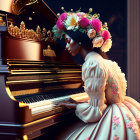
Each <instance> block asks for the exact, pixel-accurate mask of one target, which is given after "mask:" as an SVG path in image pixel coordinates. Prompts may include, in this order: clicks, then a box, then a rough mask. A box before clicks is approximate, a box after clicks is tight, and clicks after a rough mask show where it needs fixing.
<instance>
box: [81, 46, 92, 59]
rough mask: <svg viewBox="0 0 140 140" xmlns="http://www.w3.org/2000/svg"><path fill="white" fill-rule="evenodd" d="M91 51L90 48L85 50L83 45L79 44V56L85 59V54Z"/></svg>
mask: <svg viewBox="0 0 140 140" xmlns="http://www.w3.org/2000/svg"><path fill="white" fill-rule="evenodd" d="M89 52H91V51H90V50H87V49H85V48H84V47H82V46H81V49H80V54H81V56H82V57H83V59H85V57H86V55H87V54H88V53H89Z"/></svg>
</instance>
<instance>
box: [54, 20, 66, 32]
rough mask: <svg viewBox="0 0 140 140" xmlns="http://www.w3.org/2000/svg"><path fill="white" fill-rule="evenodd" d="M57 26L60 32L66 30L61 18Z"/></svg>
mask: <svg viewBox="0 0 140 140" xmlns="http://www.w3.org/2000/svg"><path fill="white" fill-rule="evenodd" d="M56 26H57V28H58V29H59V30H64V28H65V27H64V24H63V22H62V20H61V19H60V18H59V19H58V20H57V22H56Z"/></svg>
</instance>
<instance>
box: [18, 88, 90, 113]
mask: <svg viewBox="0 0 140 140" xmlns="http://www.w3.org/2000/svg"><path fill="white" fill-rule="evenodd" d="M59 92H61V91H59ZM74 92H75V90H74V89H70V90H66V91H65V92H64V91H63V96H62V93H61V94H59V93H57V94H56V93H55V94H54V93H53V94H51V93H48V94H47V95H46V94H45V93H44V94H38V95H36V96H35V95H34V96H32V97H30V96H29V97H27V95H26V96H25V97H23V98H21V96H20V99H18V97H16V99H17V100H18V101H21V102H24V103H26V104H27V105H28V106H29V108H30V109H31V111H32V115H35V114H38V113H42V112H47V111H51V110H55V109H56V108H57V106H56V104H57V103H58V102H61V101H69V99H70V98H71V99H73V100H75V101H77V102H84V101H87V100H88V95H87V94H86V93H85V92H83V88H79V89H78V90H77V89H76V92H79V93H74ZM72 93H73V94H72Z"/></svg>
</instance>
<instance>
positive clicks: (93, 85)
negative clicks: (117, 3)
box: [53, 9, 140, 140]
mask: <svg viewBox="0 0 140 140" xmlns="http://www.w3.org/2000/svg"><path fill="white" fill-rule="evenodd" d="M91 11H92V10H91V9H90V10H89V13H83V12H80V11H77V12H76V13H72V12H69V13H67V12H64V13H63V14H61V15H60V17H59V19H58V21H57V23H56V25H55V26H54V28H53V32H54V36H55V38H62V37H63V35H64V36H65V40H66V43H67V45H66V49H67V50H68V51H69V53H70V54H71V55H72V56H75V55H76V54H78V53H80V54H81V56H82V57H83V58H84V59H85V62H84V64H83V66H82V79H83V81H84V85H85V92H86V93H87V94H88V95H89V102H88V103H77V102H61V103H59V104H58V106H65V107H67V108H75V110H76V111H75V113H76V116H77V117H79V118H80V119H81V121H82V122H84V123H83V124H82V125H77V127H76V129H75V128H74V130H73V132H70V134H69V135H67V136H66V137H65V138H64V139H67V140H77V139H78V140H90V139H91V140H93V139H96V140H108V139H110V140H140V104H139V103H138V102H137V101H135V100H134V99H132V98H130V97H127V96H126V80H125V75H124V73H122V72H121V69H120V67H119V66H118V65H117V63H116V62H113V61H111V60H107V59H105V54H104V53H103V52H107V51H109V49H110V48H111V45H112V41H111V35H110V33H109V31H108V27H107V24H106V23H105V24H104V25H103V24H102V23H101V21H100V20H99V15H98V14H94V15H92V14H91Z"/></svg>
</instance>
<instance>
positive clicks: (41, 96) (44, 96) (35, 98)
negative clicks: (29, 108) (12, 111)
mask: <svg viewBox="0 0 140 140" xmlns="http://www.w3.org/2000/svg"><path fill="white" fill-rule="evenodd" d="M82 92H84V89H83V88H78V89H65V90H59V91H51V92H47V93H37V94H32V95H31V94H30V95H22V96H16V97H15V98H16V99H17V100H18V101H22V102H23V103H35V102H40V101H43V100H50V99H53V98H58V97H63V96H68V95H72V94H76V93H82Z"/></svg>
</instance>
